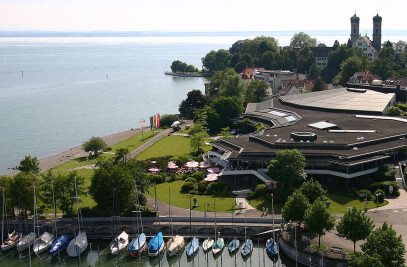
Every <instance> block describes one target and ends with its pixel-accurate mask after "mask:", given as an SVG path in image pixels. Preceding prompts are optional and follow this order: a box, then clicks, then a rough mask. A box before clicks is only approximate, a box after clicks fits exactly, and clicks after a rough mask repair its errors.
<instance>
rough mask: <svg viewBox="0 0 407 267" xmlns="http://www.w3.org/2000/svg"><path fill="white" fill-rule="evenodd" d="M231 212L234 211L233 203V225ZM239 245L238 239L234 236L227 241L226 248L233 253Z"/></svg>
mask: <svg viewBox="0 0 407 267" xmlns="http://www.w3.org/2000/svg"><path fill="white" fill-rule="evenodd" d="M233 213H234V209H233V205H232V226H234V224H233ZM239 246H240V241H239V239H236V237H234V238H233V240H232V241H230V242H229V245H228V250H229V252H230V253H231V254H233V253H235V252H236V251H238V250H239Z"/></svg>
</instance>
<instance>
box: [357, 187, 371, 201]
mask: <svg viewBox="0 0 407 267" xmlns="http://www.w3.org/2000/svg"><path fill="white" fill-rule="evenodd" d="M366 197H367V200H372V199H373V195H372V192H370V191H369V190H367V189H361V190H359V191H358V198H359V200H360V201H364V200H365V198H366Z"/></svg>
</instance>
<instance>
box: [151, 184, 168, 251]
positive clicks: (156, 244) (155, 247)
mask: <svg viewBox="0 0 407 267" xmlns="http://www.w3.org/2000/svg"><path fill="white" fill-rule="evenodd" d="M154 195H155V211H156V225H159V224H160V221H159V216H158V205H157V189H156V186H155V185H154ZM158 230H159V229H156V231H158ZM164 248H165V242H164V238H163V233H161V232H159V231H158V233H157V234H156V235H155V236H154V237H153V238H151V240H150V242H148V256H150V257H156V256H158V255H159V254H160V253H161V252H163V251H164Z"/></svg>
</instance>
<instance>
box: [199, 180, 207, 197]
mask: <svg viewBox="0 0 407 267" xmlns="http://www.w3.org/2000/svg"><path fill="white" fill-rule="evenodd" d="M206 190H208V182H206V181H201V182H199V183H198V193H199V194H201V195H203V194H205V193H206Z"/></svg>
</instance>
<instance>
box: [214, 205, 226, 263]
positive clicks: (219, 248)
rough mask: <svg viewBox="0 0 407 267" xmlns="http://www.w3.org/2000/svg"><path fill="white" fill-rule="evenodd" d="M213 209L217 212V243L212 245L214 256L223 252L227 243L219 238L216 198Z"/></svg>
mask: <svg viewBox="0 0 407 267" xmlns="http://www.w3.org/2000/svg"><path fill="white" fill-rule="evenodd" d="M213 209H214V210H215V240H216V242H215V243H214V244H213V245H212V253H213V254H214V255H216V254H218V253H219V252H221V251H222V250H223V247H224V246H225V241H224V240H223V238H221V237H219V236H218V238H216V237H217V234H218V233H217V222H216V205H215V198H214V199H213Z"/></svg>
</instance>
